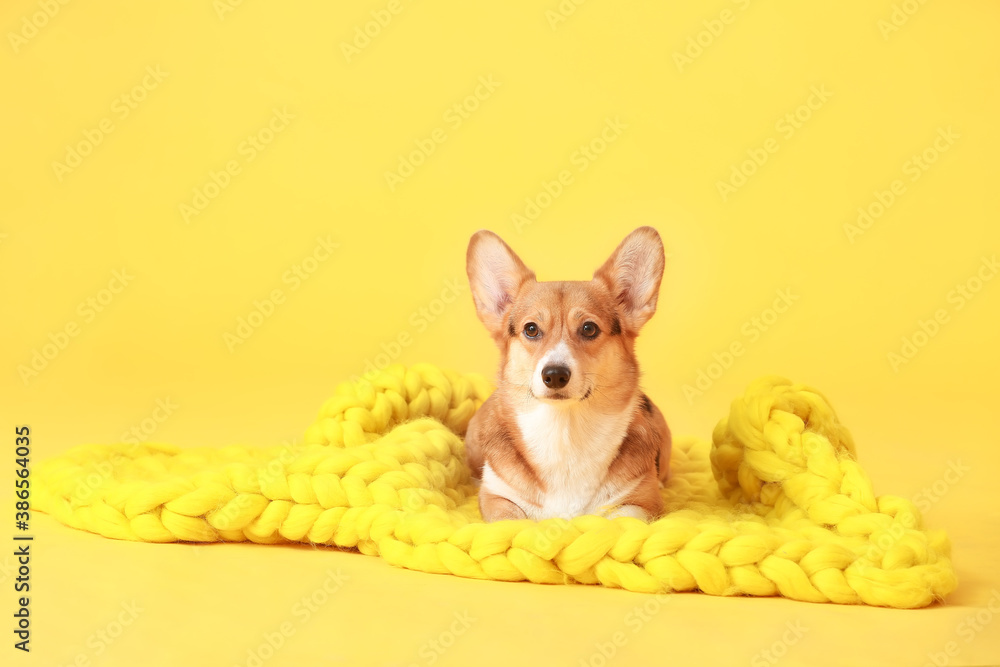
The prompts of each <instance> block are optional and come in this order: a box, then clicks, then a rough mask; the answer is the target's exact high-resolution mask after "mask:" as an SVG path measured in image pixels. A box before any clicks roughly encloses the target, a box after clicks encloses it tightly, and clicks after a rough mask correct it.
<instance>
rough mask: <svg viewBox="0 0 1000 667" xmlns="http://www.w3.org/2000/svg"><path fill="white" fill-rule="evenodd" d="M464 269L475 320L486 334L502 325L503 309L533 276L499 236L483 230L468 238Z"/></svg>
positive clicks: (499, 328) (500, 327)
mask: <svg viewBox="0 0 1000 667" xmlns="http://www.w3.org/2000/svg"><path fill="white" fill-rule="evenodd" d="M465 270H466V272H467V273H468V274H469V285H470V286H471V287H472V300H473V302H475V304H476V313H477V314H478V315H479V319H480V320H482V321H483V324H485V325H486V328H487V329H489V331H490V333H494V334H496V333H498V332H499V331H500V330H501V329H502V327H503V326H504V324H505V323H504V322H503V314H504V312H505V311H506V310H507V309H508V308H509V307H510V305H511V304H512V303H513V302H514V298H515V297H516V296H517V293H518V291H519V290H520V289H521V286H522V285H523V284H524V283H525V282H527V281H529V280H534V279H535V273H534V272H533V271H532V270H531V269H529V268H528V267H527V266H525V265H524V262H522V261H521V258H520V257H518V256H517V255H516V254H514V251H513V250H511V249H510V246H508V245H507V244H506V243H504V241H503V239H501V238H500V237H499V236H497V235H496V234H494V233H493V232H491V231H487V230H485V229H483V230H480V231H478V232H476V233H475V234H473V235H472V238H471V239H469V250H468V252H467V253H466V256H465Z"/></svg>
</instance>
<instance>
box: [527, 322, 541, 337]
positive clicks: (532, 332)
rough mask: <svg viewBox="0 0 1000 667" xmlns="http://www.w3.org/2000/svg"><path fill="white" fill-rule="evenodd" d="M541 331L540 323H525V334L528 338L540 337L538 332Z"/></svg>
mask: <svg viewBox="0 0 1000 667" xmlns="http://www.w3.org/2000/svg"><path fill="white" fill-rule="evenodd" d="M540 333H541V332H540V331H539V330H538V325H537V324H535V323H534V322H528V323H527V324H525V325H524V335H525V336H527V337H528V338H538V334H540Z"/></svg>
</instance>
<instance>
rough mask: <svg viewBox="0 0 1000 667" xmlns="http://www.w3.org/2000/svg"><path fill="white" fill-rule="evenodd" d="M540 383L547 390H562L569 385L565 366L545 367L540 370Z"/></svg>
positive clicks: (567, 370)
mask: <svg viewBox="0 0 1000 667" xmlns="http://www.w3.org/2000/svg"><path fill="white" fill-rule="evenodd" d="M542 382H544V383H545V386H546V387H548V388H549V389H562V388H563V387H565V386H566V385H567V384H569V369H568V368H567V367H566V366H546V367H545V368H543V369H542Z"/></svg>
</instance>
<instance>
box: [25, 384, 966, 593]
mask: <svg viewBox="0 0 1000 667" xmlns="http://www.w3.org/2000/svg"><path fill="white" fill-rule="evenodd" d="M491 391H492V388H491V387H490V385H489V383H488V382H487V381H486V380H485V379H483V378H482V377H480V376H478V375H475V374H468V375H459V374H457V373H454V372H451V371H447V370H441V369H439V368H437V367H435V366H433V365H429V364H419V365H414V366H411V367H409V368H406V367H403V366H400V365H394V366H390V367H388V368H386V369H385V370H384V371H381V372H379V373H377V374H375V375H374V376H371V377H369V378H367V379H364V380H361V381H358V382H355V383H344V384H341V385H340V386H339V387H337V389H336V391H335V394H334V396H333V397H332V398H330V399H329V400H328V401H327V402H326V403H325V404H324V405H323V407H322V409H321V411H320V414H319V417H318V419H317V420H316V422H315V423H314V424H313V425H312V426H310V427H309V429H308V430H307V431H306V435H305V442H304V444H300V445H289V446H280V447H241V446H229V447H221V448H190V449H180V448H177V447H173V446H170V445H165V444H154V443H147V444H142V445H124V444H118V445H84V446H80V447H76V448H74V449H71V450H69V451H68V452H67V453H65V454H64V455H62V456H59V457H57V458H54V459H50V460H47V461H44V462H42V463H41V464H39V465H38V466H37V467H36V470H35V471H34V472H33V478H34V485H33V489H34V499H33V504H34V508H35V509H38V510H41V511H44V512H47V513H49V514H52V515H53V516H55V517H56V518H57V519H58V520H60V521H61V522H63V523H65V524H67V525H69V526H72V527H74V528H79V529H82V530H87V531H90V532H94V533H98V534H101V535H104V536H107V537H112V538H116V539H124V540H141V541H148V542H174V541H192V542H214V541H229V542H242V541H252V542H260V543H266V544H273V543H280V542H307V543H314V544H324V545H332V546H336V547H341V548H352V549H357V550H359V551H361V552H362V553H365V554H369V555H378V556H381V557H382V558H384V559H385V560H386V561H387V562H389V563H391V564H393V565H397V566H401V567H405V568H410V569H414V570H422V571H424V572H434V573H450V574H455V575H459V576H463V577H473V578H479V579H496V580H504V581H525V580H527V581H532V582H537V583H549V584H562V583H571V582H579V583H586V584H603V585H605V586H612V587H619V588H625V589H628V590H632V591H641V592H650V593H653V592H668V591H690V590H701V591H703V592H705V593H709V594H711V595H755V596H774V595H782V596H785V597H789V598H793V599H796V600H805V601H811V602H835V603H841V604H869V605H879V606H887V607H899V608H914V607H922V606H926V605H928V604H930V603H931V602H933V601H934V600H936V599H941V598H943V597H944V596H945V595H947V594H948V593H950V592H951V591H952V590H954V588H955V586H956V579H955V575H954V572H953V569H952V565H951V561H950V559H949V551H950V545H949V542H948V539H947V537H946V536H945V535H944V534H943V533H941V532H931V531H925V530H924V529H923V526H922V518H921V516H920V514H919V512H918V511H917V509H916V508H915V507H914V506H913V504H912V503H911V502H909V501H907V500H904V499H902V498H898V497H894V496H878V497H876V496H875V494H874V491H873V489H872V484H871V481H870V480H869V479H868V477H867V475H866V474H865V473H864V471H863V470H862V469H861V467H860V466H859V465H858V463H857V461H856V458H855V449H854V444H853V442H852V440H851V437H850V434H849V433H848V431H847V429H846V428H844V427H843V426H842V425H841V424H840V423H839V422H838V421H837V418H836V415H835V414H834V412H833V410H832V408H831V407H830V405H829V403H828V402H827V401H826V399H825V398H824V397H823V396H822V395H821V394H820V393H818V392H817V391H815V390H813V389H810V388H808V387H804V386H802V385H793V384H792V383H791V382H789V381H788V380H785V379H782V378H775V377H769V378H762V379H760V380H758V381H756V382H754V383H753V384H752V385H751V386H750V387H749V388H748V389H747V391H746V393H745V395H744V396H743V397H742V398H740V399H737V400H736V401H734V402H733V405H732V409H731V411H730V414H729V417H728V418H727V419H723V420H722V421H721V422H720V423H719V424H718V426H717V427H716V429H715V431H714V433H713V444H712V447H711V449H710V451H709V447H708V444H707V443H704V442H699V441H696V440H693V439H678V441H677V442H676V443H675V445H674V449H673V456H672V459H671V466H672V477H671V479H670V481H669V483H668V484H667V485H666V487H665V488H664V489H663V497H664V502H665V506H666V508H665V514H664V516H663V518H661V519H659V520H656V521H653V522H651V523H646V522H643V521H639V520H637V519H633V518H628V517H622V518H616V519H607V518H603V517H598V516H582V517H577V518H575V519H572V520H568V521H567V520H563V519H547V520H544V521H540V522H533V521H529V520H522V521H501V522H496V523H490V524H487V523H483V521H482V519H481V517H480V515H479V509H478V502H477V497H476V487H475V486H474V485H473V484H472V482H471V480H470V477H469V471H468V468H467V466H466V464H465V461H464V448H463V443H462V436H463V435H464V433H465V429H466V427H467V425H468V422H469V419H470V418H471V417H472V415H473V414H474V413H475V411H476V409H478V407H479V406H480V405H481V404H482V402H483V401H484V400H485V399H486V398H487V397H488V396H489V394H490V392H491Z"/></svg>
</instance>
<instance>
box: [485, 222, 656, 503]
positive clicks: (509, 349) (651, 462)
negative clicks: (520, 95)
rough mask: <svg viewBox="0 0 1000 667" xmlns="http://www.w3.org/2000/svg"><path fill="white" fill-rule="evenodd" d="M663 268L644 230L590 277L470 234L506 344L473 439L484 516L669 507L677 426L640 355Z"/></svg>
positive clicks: (494, 325) (490, 310)
mask: <svg viewBox="0 0 1000 667" xmlns="http://www.w3.org/2000/svg"><path fill="white" fill-rule="evenodd" d="M663 264H664V254H663V243H662V242H661V240H660V235H659V234H658V233H657V232H656V230H655V229H653V228H652V227H640V228H639V229H636V230H635V231H633V232H632V233H631V234H629V235H628V236H627V237H626V238H625V240H623V241H622V242H621V244H620V245H619V246H618V248H617V249H616V250H615V251H614V253H612V255H611V257H610V258H608V260H607V261H606V262H605V263H604V264H603V265H602V266H601V267H600V268H599V269H597V271H595V272H594V277H593V279H592V280H589V281H553V282H538V281H537V280H535V274H534V272H533V271H531V269H529V268H528V267H527V266H525V264H524V262H522V261H521V259H520V258H519V257H518V256H517V255H516V254H514V251H513V250H511V249H510V247H509V246H508V245H507V244H506V243H504V241H503V240H502V239H501V238H500V237H499V236H497V235H496V234H494V233H493V232H490V231H487V230H482V231H479V232H477V233H476V234H474V235H473V236H472V239H471V240H470V241H469V249H468V253H467V255H466V270H467V272H468V275H469V283H470V286H471V288H472V298H473V301H474V302H475V306H476V313H477V314H478V316H479V319H480V320H481V321H482V322H483V324H484V325H485V326H486V329H487V330H488V331H489V333H490V335H491V336H492V338H493V340H494V342H496V344H497V347H499V348H500V371H499V374H498V382H497V389H496V391H494V392H493V394H492V395H490V397H489V398H488V399H487V400H486V401H485V402H484V403H483V405H482V406H481V407H480V408H479V410H478V411H477V412H476V414H475V415H473V417H472V419H471V421H470V422H469V427H468V430H467V432H466V436H465V451H466V460H467V462H468V464H469V469H470V470H471V471H472V475H473V477H474V478H475V479H477V480H478V481H479V509H480V512H481V514H482V516H483V519H484V520H485V521H499V520H501V519H526V518H527V519H534V520H541V519H546V518H551V517H562V518H565V519H571V518H573V517H575V516H580V515H583V514H598V515H602V516H606V517H609V518H614V517H618V516H631V517H636V518H639V519H643V520H650V519H654V518H656V517H657V516H659V514H660V513H661V512H662V511H663V499H662V497H661V496H660V482H662V481H666V479H667V476H668V474H669V465H670V444H671V439H670V430H669V429H668V428H667V423H666V421H665V420H664V418H663V414H662V413H661V412H660V410H659V409H658V408H657V407H656V406H655V405H654V404H653V402H652V401H651V400H649V397H648V396H646V395H645V394H644V393H643V392H642V390H641V389H640V387H639V365H638V362H637V361H636V357H635V339H636V336H637V335H638V334H639V329H640V328H642V325H643V324H645V323H646V322H647V321H648V320H649V318H650V317H652V316H653V313H654V312H655V311H656V300H657V296H658V294H659V290H660V281H661V279H662V278H663Z"/></svg>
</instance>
